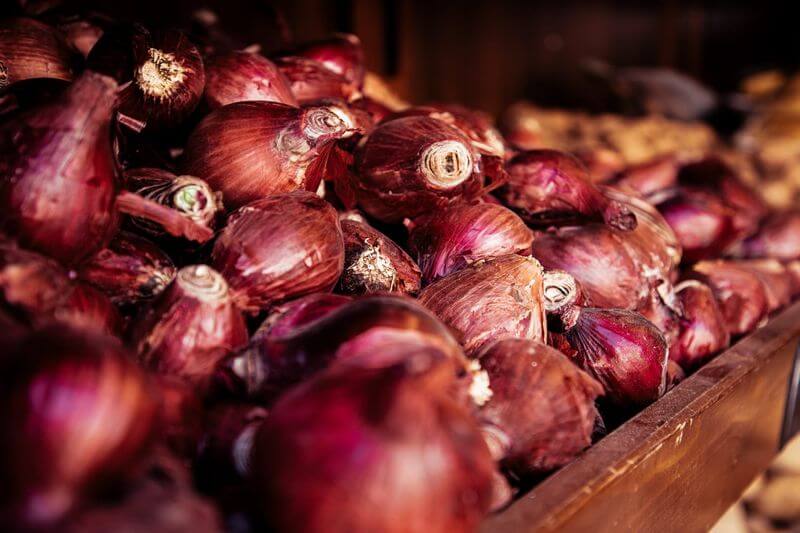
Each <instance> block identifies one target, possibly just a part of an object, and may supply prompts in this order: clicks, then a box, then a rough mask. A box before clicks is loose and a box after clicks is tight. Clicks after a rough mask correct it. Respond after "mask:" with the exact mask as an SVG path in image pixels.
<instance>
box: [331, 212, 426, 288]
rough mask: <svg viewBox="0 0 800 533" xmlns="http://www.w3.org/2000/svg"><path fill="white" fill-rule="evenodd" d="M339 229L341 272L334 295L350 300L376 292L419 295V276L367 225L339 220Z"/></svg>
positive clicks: (410, 263)
mask: <svg viewBox="0 0 800 533" xmlns="http://www.w3.org/2000/svg"><path fill="white" fill-rule="evenodd" d="M341 227H342V235H343V236H344V250H345V254H344V271H343V272H342V277H341V278H339V283H338V284H337V288H336V290H337V292H340V293H343V294H349V295H353V296H358V295H364V294H371V293H376V292H387V293H391V292H395V293H398V294H409V295H413V294H416V293H418V292H419V289H420V285H421V273H420V270H419V267H418V266H417V264H416V263H415V262H414V260H413V259H411V257H410V256H409V255H408V254H407V253H406V252H405V250H403V249H402V248H400V247H399V246H398V245H397V244H395V243H394V241H392V240H391V239H389V237H387V236H386V235H384V234H382V233H381V232H379V231H378V230H376V229H375V228H373V227H372V226H369V225H367V224H363V223H361V222H354V221H352V220H342V221H341Z"/></svg>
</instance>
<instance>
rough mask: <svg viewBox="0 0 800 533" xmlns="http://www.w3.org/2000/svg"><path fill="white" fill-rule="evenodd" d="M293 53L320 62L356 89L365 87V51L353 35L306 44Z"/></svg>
mask: <svg viewBox="0 0 800 533" xmlns="http://www.w3.org/2000/svg"><path fill="white" fill-rule="evenodd" d="M292 53H293V54H294V55H296V56H300V57H305V58H307V59H313V60H314V61H317V62H319V63H320V64H322V65H323V66H324V67H325V68H327V69H328V70H330V71H331V72H333V73H334V74H338V75H339V76H342V77H343V78H345V79H346V80H347V81H348V82H349V83H351V84H352V85H353V86H354V87H355V88H356V89H361V87H362V86H363V85H364V75H365V74H366V69H365V68H364V50H363V48H362V46H361V39H359V38H358V36H356V35H353V34H352V33H336V34H333V35H332V36H330V37H328V38H327V39H322V40H319V41H314V42H310V43H305V44H302V45H300V46H299V47H297V48H296V49H295V50H293V52H292Z"/></svg>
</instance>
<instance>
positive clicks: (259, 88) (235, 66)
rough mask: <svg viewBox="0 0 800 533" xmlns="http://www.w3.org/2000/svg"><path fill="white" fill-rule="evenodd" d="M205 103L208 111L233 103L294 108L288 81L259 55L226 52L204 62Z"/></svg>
mask: <svg viewBox="0 0 800 533" xmlns="http://www.w3.org/2000/svg"><path fill="white" fill-rule="evenodd" d="M205 101H206V104H207V105H208V108H209V109H212V110H213V109H217V108H220V107H222V106H225V105H228V104H233V103H235V102H253V101H263V102H278V103H281V104H286V105H291V106H296V105H297V99H296V98H295V97H294V94H293V93H292V89H291V87H290V86H289V80H288V79H286V76H284V75H283V73H282V72H281V71H280V69H279V68H278V67H277V66H276V65H275V63H273V62H272V61H270V60H269V59H267V58H266V57H264V56H262V55H260V54H254V53H250V52H239V51H235V52H227V53H225V54H219V55H216V56H214V57H212V58H211V59H210V60H208V61H207V62H206V88H205Z"/></svg>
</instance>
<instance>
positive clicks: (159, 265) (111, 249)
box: [78, 232, 176, 305]
mask: <svg viewBox="0 0 800 533" xmlns="http://www.w3.org/2000/svg"><path fill="white" fill-rule="evenodd" d="M175 273H176V270H175V265H174V264H173V263H172V260H171V259H170V257H169V256H168V255H167V254H166V253H164V252H163V251H162V250H161V249H160V248H159V247H158V246H156V245H155V244H153V243H152V242H150V241H148V240H147V239H144V238H142V237H139V236H137V235H134V234H132V233H127V232H120V233H118V234H117V235H116V237H114V239H113V240H112V241H111V242H110V243H109V244H108V246H107V247H105V248H103V249H102V250H100V251H99V252H97V253H96V254H95V255H94V256H93V257H92V258H90V259H89V260H88V261H86V262H85V263H83V264H82V265H81V266H80V268H79V269H78V276H79V277H80V278H81V279H82V280H83V281H85V282H87V283H89V284H91V285H93V286H94V287H95V288H97V289H99V290H100V291H102V292H103V293H105V294H106V295H107V296H108V297H109V298H110V299H111V301H112V302H113V303H115V304H119V305H132V304H137V303H140V302H143V301H146V300H150V299H152V298H153V297H155V296H157V295H159V294H161V292H162V291H163V290H164V289H165V288H166V287H167V285H169V284H170V282H172V280H173V279H174V278H175Z"/></svg>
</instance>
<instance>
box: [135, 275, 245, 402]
mask: <svg viewBox="0 0 800 533" xmlns="http://www.w3.org/2000/svg"><path fill="white" fill-rule="evenodd" d="M131 336H132V338H133V342H134V343H135V346H136V350H137V352H138V354H139V359H140V360H141V362H142V364H143V365H144V366H145V367H147V368H149V369H150V370H152V371H154V372H157V373H159V374H164V375H168V376H174V377H177V378H180V379H182V380H184V381H186V382H187V383H189V384H191V385H192V386H193V387H195V388H200V389H201V390H202V389H204V388H205V386H206V385H207V384H208V379H209V378H210V377H211V375H212V373H213V371H214V368H215V367H216V364H217V363H218V362H219V361H220V359H222V358H223V357H224V356H225V355H227V354H228V353H230V352H232V351H233V350H235V349H237V348H239V347H240V346H242V345H244V344H246V343H247V327H246V325H245V321H244V317H243V316H242V314H241V312H240V311H239V310H238V309H237V308H236V306H235V305H234V303H233V298H232V295H231V294H230V293H229V291H228V284H227V283H226V282H225V280H224V279H223V278H222V276H221V275H220V274H219V273H217V272H216V271H214V269H212V268H211V267H208V266H206V265H192V266H187V267H183V268H182V269H180V270H179V271H178V275H177V276H176V277H175V281H174V282H173V283H172V285H170V286H169V287H168V288H167V290H166V291H164V293H163V294H162V295H161V296H159V298H158V299H157V300H156V301H155V302H153V304H152V306H151V307H150V308H149V309H148V310H147V312H145V313H144V314H143V315H142V316H141V317H140V318H139V319H138V320H137V322H136V323H135V324H134V326H133V332H132V334H131Z"/></svg>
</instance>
